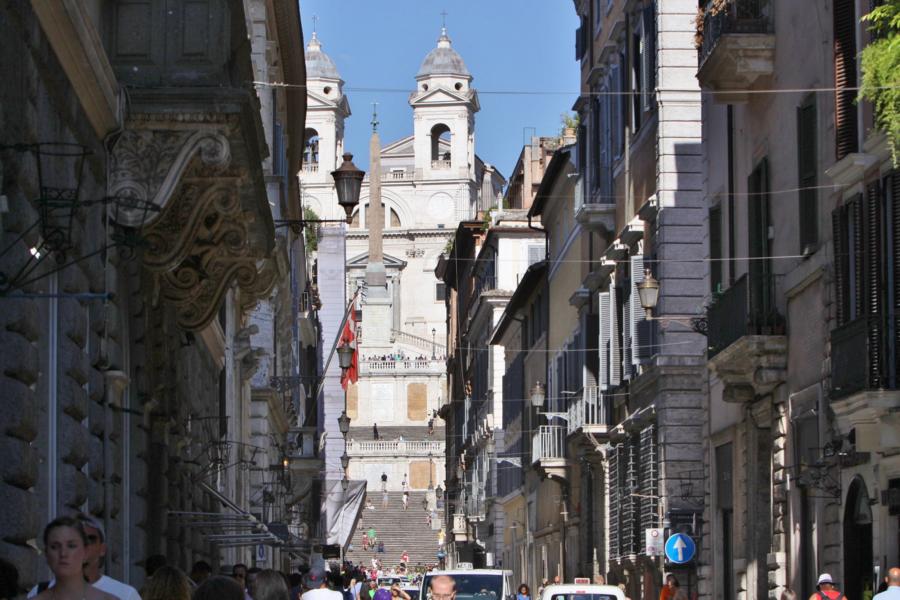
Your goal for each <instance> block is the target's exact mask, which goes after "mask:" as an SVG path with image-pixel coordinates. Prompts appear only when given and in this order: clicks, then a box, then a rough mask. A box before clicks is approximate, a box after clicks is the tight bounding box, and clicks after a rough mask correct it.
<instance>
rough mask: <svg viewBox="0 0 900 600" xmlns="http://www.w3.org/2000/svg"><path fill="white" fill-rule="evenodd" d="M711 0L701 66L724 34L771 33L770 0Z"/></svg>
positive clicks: (703, 37) (705, 12)
mask: <svg viewBox="0 0 900 600" xmlns="http://www.w3.org/2000/svg"><path fill="white" fill-rule="evenodd" d="M721 4H722V2H721V0H710V1H709V2H707V3H706V7H705V9H704V11H703V30H702V31H699V32H697V33H698V35H699V36H701V37H702V42H701V44H700V49H699V53H700V56H699V65H700V66H703V63H704V62H705V61H706V59H707V58H709V55H710V54H712V53H713V50H715V48H716V45H718V43H719V40H721V39H722V36H723V35H727V34H729V33H772V31H773V29H772V18H771V14H772V8H771V2H770V0H730V1H728V2H725V6H724V7H721Z"/></svg>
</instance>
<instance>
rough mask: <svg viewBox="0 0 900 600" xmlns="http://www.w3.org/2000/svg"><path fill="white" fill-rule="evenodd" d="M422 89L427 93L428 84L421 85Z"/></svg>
mask: <svg viewBox="0 0 900 600" xmlns="http://www.w3.org/2000/svg"><path fill="white" fill-rule="evenodd" d="M422 89H423V90H425V91H426V92H427V91H428V84H427V83H423V84H422Z"/></svg>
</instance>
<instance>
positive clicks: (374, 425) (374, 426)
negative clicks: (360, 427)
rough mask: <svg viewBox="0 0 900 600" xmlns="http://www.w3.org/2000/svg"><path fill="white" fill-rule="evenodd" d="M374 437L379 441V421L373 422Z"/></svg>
mask: <svg viewBox="0 0 900 600" xmlns="http://www.w3.org/2000/svg"><path fill="white" fill-rule="evenodd" d="M372 439H374V440H375V441H378V423H372Z"/></svg>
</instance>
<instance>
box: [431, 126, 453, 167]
mask: <svg viewBox="0 0 900 600" xmlns="http://www.w3.org/2000/svg"><path fill="white" fill-rule="evenodd" d="M441 140H444V141H445V142H447V144H446V145H447V146H449V145H450V128H449V127H447V126H446V125H444V124H443V123H438V124H437V125H435V126H434V127H432V128H431V160H432V161H447V162H449V161H450V151H449V150H444V151H441Z"/></svg>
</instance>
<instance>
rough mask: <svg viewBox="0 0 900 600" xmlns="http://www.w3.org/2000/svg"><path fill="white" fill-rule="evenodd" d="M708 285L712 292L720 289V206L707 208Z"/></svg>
mask: <svg viewBox="0 0 900 600" xmlns="http://www.w3.org/2000/svg"><path fill="white" fill-rule="evenodd" d="M709 257H710V258H711V259H712V260H711V261H710V263H709V285H710V291H712V293H714V294H715V293H718V292H721V291H722V281H723V280H722V261H721V260H719V259H720V258H722V206H721V205H719V204H717V205H715V206H713V207H711V208H710V209H709Z"/></svg>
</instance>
